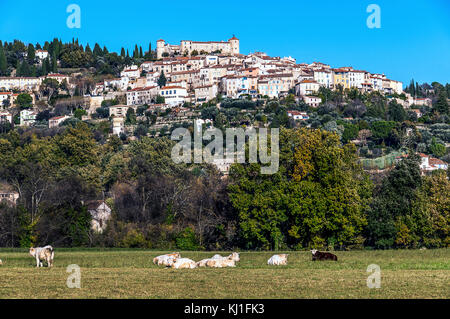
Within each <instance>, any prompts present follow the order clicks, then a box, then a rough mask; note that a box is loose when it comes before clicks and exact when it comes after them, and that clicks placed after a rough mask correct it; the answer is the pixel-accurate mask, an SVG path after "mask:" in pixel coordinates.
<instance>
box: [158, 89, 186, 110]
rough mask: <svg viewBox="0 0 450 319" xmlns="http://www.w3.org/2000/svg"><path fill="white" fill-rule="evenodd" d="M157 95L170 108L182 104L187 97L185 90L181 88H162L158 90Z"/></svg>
mask: <svg viewBox="0 0 450 319" xmlns="http://www.w3.org/2000/svg"><path fill="white" fill-rule="evenodd" d="M159 95H161V96H162V97H164V101H165V103H167V104H170V105H171V106H175V105H180V104H183V103H184V102H185V100H186V98H187V96H188V94H187V90H186V88H184V87H181V86H164V87H162V88H161V89H159Z"/></svg>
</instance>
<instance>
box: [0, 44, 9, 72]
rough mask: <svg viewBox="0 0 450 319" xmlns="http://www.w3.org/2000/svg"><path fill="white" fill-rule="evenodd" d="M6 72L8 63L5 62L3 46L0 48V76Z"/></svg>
mask: <svg viewBox="0 0 450 319" xmlns="http://www.w3.org/2000/svg"><path fill="white" fill-rule="evenodd" d="M7 72H8V62H7V61H6V55H5V50H4V49H3V46H2V45H1V46H0V75H7V74H6V73H7Z"/></svg>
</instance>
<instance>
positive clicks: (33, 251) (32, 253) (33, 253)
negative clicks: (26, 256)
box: [30, 247, 36, 257]
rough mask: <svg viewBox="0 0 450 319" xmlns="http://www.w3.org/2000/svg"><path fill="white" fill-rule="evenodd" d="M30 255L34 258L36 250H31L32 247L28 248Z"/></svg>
mask: <svg viewBox="0 0 450 319" xmlns="http://www.w3.org/2000/svg"><path fill="white" fill-rule="evenodd" d="M30 255H31V256H33V257H35V256H36V248H33V247H31V248H30Z"/></svg>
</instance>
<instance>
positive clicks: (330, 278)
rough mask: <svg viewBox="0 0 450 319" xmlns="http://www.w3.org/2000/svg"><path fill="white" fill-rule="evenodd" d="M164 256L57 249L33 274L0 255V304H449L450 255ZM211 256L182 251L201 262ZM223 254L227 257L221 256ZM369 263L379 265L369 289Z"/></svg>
mask: <svg viewBox="0 0 450 319" xmlns="http://www.w3.org/2000/svg"><path fill="white" fill-rule="evenodd" d="M161 253H162V252H157V251H149V250H75V249H74V250H70V249H65V250H64V249H56V252H55V267H54V268H52V269H47V268H40V269H36V268H35V264H34V259H33V258H32V257H30V256H28V254H27V251H26V250H6V249H3V250H0V259H2V260H3V266H0V298H449V297H450V289H449V287H450V285H449V284H450V250H449V249H437V250H423V251H418V250H402V251H399V250H397V251H394V250H388V251H350V252H336V254H337V255H338V257H339V261H338V262H331V261H326V262H312V261H311V254H310V253H309V252H289V254H290V255H289V265H288V266H278V267H277V266H267V264H266V262H267V259H268V258H269V257H270V256H271V255H272V254H273V253H271V252H242V253H241V262H240V263H239V265H238V267H236V268H222V269H221V268H219V269H212V268H199V269H179V270H174V269H165V268H163V267H157V266H155V265H153V263H152V258H153V257H154V256H157V255H159V254H161ZM215 253H216V252H181V255H182V256H183V257H188V258H192V259H194V260H200V259H203V258H206V257H210V256H212V255H213V254H215ZM222 254H223V255H225V254H227V253H224V252H222ZM69 264H78V265H79V266H80V267H81V289H70V288H67V286H66V280H67V277H68V276H69V274H68V273H66V267H67V265H69ZM369 264H378V265H379V266H380V267H381V275H382V282H381V288H380V289H369V288H367V285H366V279H367V276H368V275H369V274H368V273H366V269H367V266H368V265H369Z"/></svg>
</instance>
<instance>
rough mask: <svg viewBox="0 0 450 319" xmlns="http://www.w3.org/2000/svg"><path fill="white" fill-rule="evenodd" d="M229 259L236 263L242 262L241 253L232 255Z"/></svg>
mask: <svg viewBox="0 0 450 319" xmlns="http://www.w3.org/2000/svg"><path fill="white" fill-rule="evenodd" d="M228 259H231V260H234V261H235V262H238V261H240V260H241V259H240V258H239V253H232V254H231V255H229V256H228Z"/></svg>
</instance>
